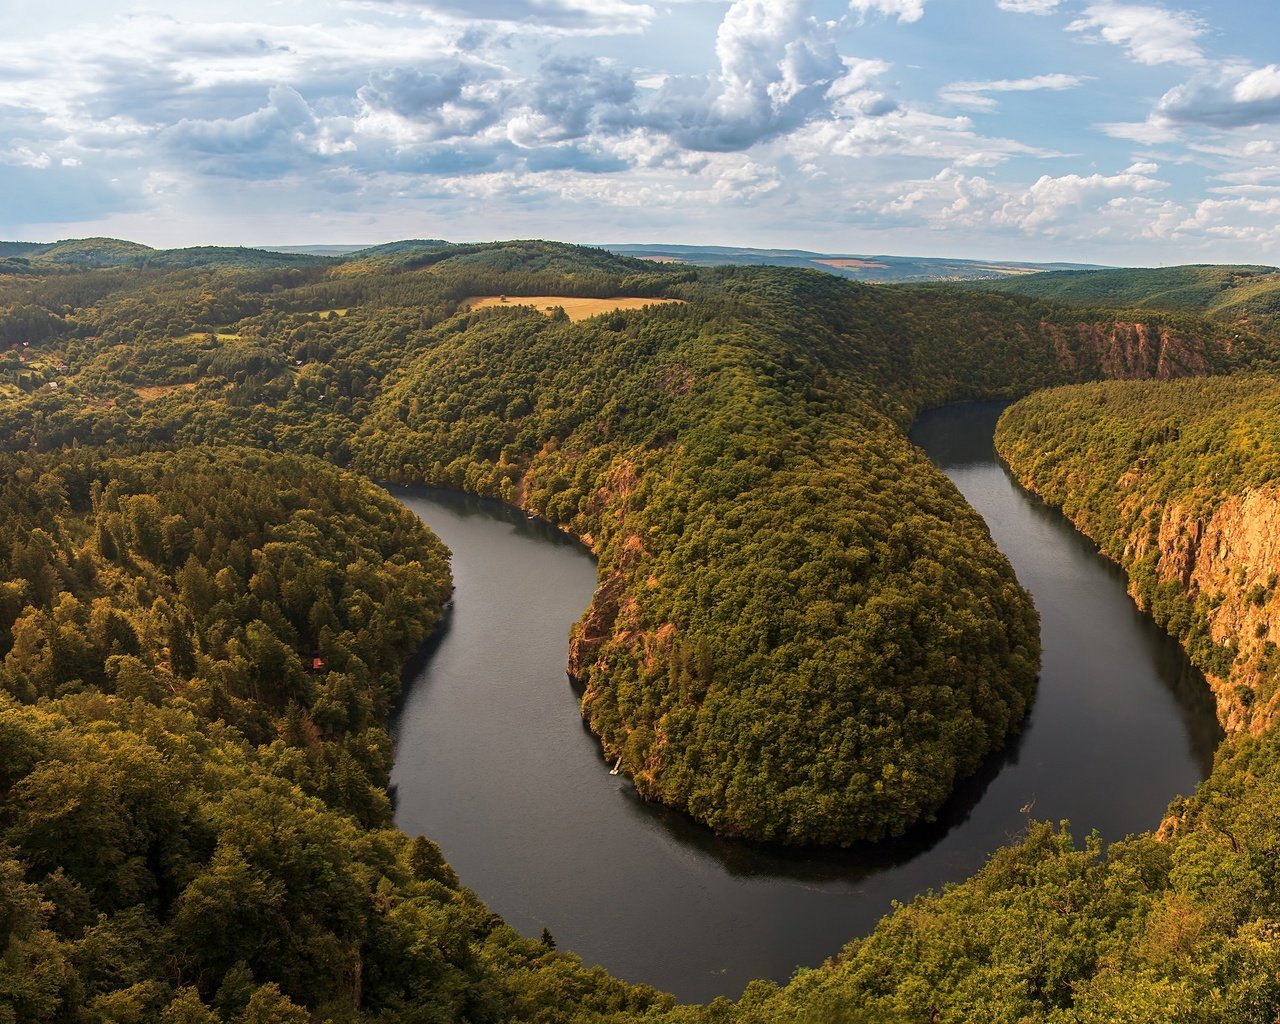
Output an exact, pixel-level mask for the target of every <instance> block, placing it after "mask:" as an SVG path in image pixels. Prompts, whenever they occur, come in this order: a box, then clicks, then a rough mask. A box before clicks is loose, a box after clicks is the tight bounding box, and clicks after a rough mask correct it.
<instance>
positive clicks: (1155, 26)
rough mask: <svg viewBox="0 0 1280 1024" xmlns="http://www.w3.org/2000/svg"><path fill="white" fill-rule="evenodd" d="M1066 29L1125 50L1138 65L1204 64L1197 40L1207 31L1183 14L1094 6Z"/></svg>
mask: <svg viewBox="0 0 1280 1024" xmlns="http://www.w3.org/2000/svg"><path fill="white" fill-rule="evenodd" d="M1067 28H1068V29H1069V30H1070V31H1072V32H1084V33H1093V32H1095V31H1096V33H1097V35H1096V37H1095V38H1097V39H1100V40H1102V41H1104V42H1108V43H1114V44H1115V45H1116V46H1123V47H1124V48H1125V49H1126V50H1128V51H1129V56H1130V57H1132V58H1133V59H1134V60H1136V61H1137V62H1138V63H1139V64H1186V65H1193V66H1195V65H1200V64H1203V63H1204V54H1203V53H1201V51H1200V47H1199V46H1198V45H1197V44H1196V40H1197V39H1198V38H1200V36H1202V35H1204V33H1205V31H1206V28H1205V25H1204V23H1203V22H1202V21H1200V19H1198V18H1196V17H1194V16H1192V15H1190V14H1185V13H1183V12H1182V11H1169V10H1166V9H1165V8H1163V7H1150V6H1146V5H1142V4H1116V3H1105V2H1104V3H1095V4H1090V5H1089V6H1088V7H1087V8H1085V12H1084V16H1083V17H1081V18H1077V19H1076V20H1075V21H1073V22H1072V23H1071V24H1070V25H1068V26H1067Z"/></svg>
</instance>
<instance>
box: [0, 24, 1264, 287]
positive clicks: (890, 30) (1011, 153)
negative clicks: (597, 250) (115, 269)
mask: <svg viewBox="0 0 1280 1024" xmlns="http://www.w3.org/2000/svg"><path fill="white" fill-rule="evenodd" d="M87 235H112V236H116V237H123V238H130V239H133V240H136V241H139V242H144V243H146V244H149V245H154V246H160V247H174V246H184V245H200V244H227V245H268V244H270V245H288V244H319V243H376V242H384V241H390V240H393V239H399V238H445V239H449V240H453V241H475V240H490V239H499V238H553V239H561V240H564V241H572V242H584V243H592V244H605V243H622V242H667V243H684V244H691V245H699V244H701V245H740V246H775V247H788V248H801V249H810V250H817V251H823V252H839V253H851V254H891V255H915V256H950V257H958V258H963V257H968V258H978V259H1009V260H1046V261H1056V260H1067V261H1077V262H1092V263H1103V264H1111V265H1125V266H1158V265H1170V264H1175V263H1205V262H1215V263H1272V264H1280V4H1277V3H1275V0H1219V2H1217V3H1215V4H1212V5H1210V4H1207V3H1206V4H1204V5H1203V6H1198V7H1197V6H1185V5H1182V4H1150V3H1121V2H1115V0H333V2H319V0H216V2H214V0H190V2H187V0H177V2H171V3H169V4H167V5H166V6H164V7H154V6H145V5H138V4H134V3H127V2H119V0H54V2H53V3H51V4H39V3H33V2H31V0H0V238H4V239H9V240H18V239H20V240H31V241H51V240H54V239H58V238H69V237H82V236H87Z"/></svg>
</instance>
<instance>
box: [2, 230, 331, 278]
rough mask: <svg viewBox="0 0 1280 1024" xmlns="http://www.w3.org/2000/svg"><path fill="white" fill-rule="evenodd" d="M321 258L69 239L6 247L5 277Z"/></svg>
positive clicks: (316, 261)
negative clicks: (25, 274)
mask: <svg viewBox="0 0 1280 1024" xmlns="http://www.w3.org/2000/svg"><path fill="white" fill-rule="evenodd" d="M326 262H328V260H327V259H326V258H325V257H323V256H320V255H308V254H303V253H285V252H278V251H269V250H266V249H247V248H244V247H242V246H222V245H200V246H194V247H192V248H187V249H153V248H152V247H151V246H149V245H143V244H141V243H140V242H129V241H125V240H124V239H120V238H67V239H63V240H61V241H58V242H0V273H6V272H7V273H31V272H33V271H48V270H50V269H68V270H70V269H76V270H90V269H94V268H97V267H160V268H165V269H173V270H183V269H189V268H192V267H202V268H208V269H217V268H236V269H242V270H266V269H270V268H272V267H280V266H296V267H308V266H317V265H321V264H324V263H326Z"/></svg>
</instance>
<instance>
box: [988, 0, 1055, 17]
mask: <svg viewBox="0 0 1280 1024" xmlns="http://www.w3.org/2000/svg"><path fill="white" fill-rule="evenodd" d="M996 6H997V7H999V8H1000V9H1001V10H1002V11H1012V12H1013V13H1014V14H1052V13H1053V12H1054V11H1056V10H1057V9H1058V8H1059V7H1061V6H1062V0H996Z"/></svg>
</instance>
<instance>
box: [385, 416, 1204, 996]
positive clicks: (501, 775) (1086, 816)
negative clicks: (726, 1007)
mask: <svg viewBox="0 0 1280 1024" xmlns="http://www.w3.org/2000/svg"><path fill="white" fill-rule="evenodd" d="M1001 408H1002V406H1001V405H999V404H997V403H969V404H964V405H957V406H950V407H947V408H945V409H940V410H935V411H932V412H929V413H926V414H924V415H922V416H921V417H920V419H919V421H918V422H917V423H916V426H915V427H914V429H913V431H912V439H913V440H914V441H915V442H916V443H917V444H919V445H920V446H921V447H922V448H924V450H925V451H926V452H927V453H928V454H929V456H930V457H931V458H932V459H933V460H934V462H935V463H936V464H937V465H938V466H939V467H940V468H941V469H942V470H943V471H944V472H945V473H946V474H947V475H948V476H949V477H951V479H952V480H953V481H955V483H956V485H957V486H958V487H959V488H960V490H961V491H962V492H963V493H964V495H965V497H966V498H967V499H968V500H969V502H970V503H971V504H972V505H973V506H974V507H975V508H976V509H977V510H978V511H979V512H980V513H981V514H982V515H983V516H984V517H985V519H986V520H987V523H988V524H989V526H990V528H991V532H992V535H993V536H994V538H995V541H996V543H997V544H998V545H999V547H1000V549H1001V550H1002V551H1004V553H1005V554H1006V555H1007V556H1008V557H1009V559H1010V561H1011V562H1012V563H1013V566H1014V568H1015V570H1016V571H1017V574H1018V579H1019V580H1020V581H1021V583H1022V585H1023V586H1025V587H1026V588H1027V589H1028V590H1030V591H1031V593H1032V594H1033V595H1034V597H1035V601H1036V606H1037V607H1038V608H1039V610H1040V616H1041V634H1042V639H1043V643H1044V662H1043V668H1042V674H1041V679H1040V686H1039V690H1038V692H1037V694H1036V699H1035V705H1034V708H1033V710H1032V712H1031V715H1030V717H1029V719H1028V721H1027V725H1026V727H1025V728H1024V730H1023V732H1022V733H1021V735H1019V736H1018V737H1016V738H1015V739H1014V741H1013V742H1012V743H1011V744H1010V746H1009V748H1008V749H1007V750H1006V751H1005V752H1004V753H1003V754H1002V755H1000V756H998V757H996V758H993V759H992V761H991V762H990V763H989V764H988V765H987V766H986V767H985V768H984V769H983V770H982V771H981V772H980V773H979V777H977V778H975V779H973V780H970V781H969V782H968V783H967V784H965V785H964V786H963V787H962V790H961V791H960V792H958V793H957V794H956V797H955V798H954V799H953V801H952V802H951V804H950V805H949V806H948V807H947V808H946V809H945V812H944V814H943V817H942V820H940V821H939V822H938V824H937V825H935V826H932V827H928V828H923V829H921V830H919V831H918V832H917V833H915V834H913V835H911V836H909V837H908V838H907V839H906V840H903V841H900V842H897V843H894V844H891V845H882V846H880V847H877V848H871V849H867V848H861V849H854V850H846V851H822V850H819V851H801V852H797V851H778V850H771V849H761V848H758V847H755V846H752V845H748V844H743V843H735V842H727V841H722V840H718V839H716V838H715V837H714V836H712V835H711V834H710V833H708V832H707V831H706V830H705V829H703V828H701V827H700V826H697V825H694V824H693V823H692V822H689V821H687V820H686V819H685V818H683V817H682V816H680V815H677V814H675V813H673V812H670V811H666V810H664V809H663V808H660V807H654V806H650V805H647V804H645V803H643V802H641V801H640V800H638V799H637V798H636V797H635V795H634V793H633V791H632V789H631V786H630V784H629V783H628V782H627V781H626V780H625V779H624V778H623V777H621V776H611V775H610V774H609V771H608V767H609V766H608V765H607V764H605V763H604V761H603V760H602V759H601V754H600V749H599V746H598V745H597V744H596V742H595V740H594V739H593V738H592V737H591V735H590V734H589V733H587V732H586V731H585V730H584V728H583V726H582V724H581V719H580V717H579V715H578V710H577V697H576V695H575V694H574V692H573V690H572V688H571V687H570V685H569V683H568V681H567V679H566V677H565V672H564V665H565V656H566V637H567V634H568V630H569V626H570V625H571V624H572V623H573V622H574V621H575V620H576V619H577V618H578V617H579V616H580V615H581V614H582V612H583V611H584V610H585V608H586V606H587V603H588V601H589V600H590V597H591V592H592V589H593V588H594V585H595V566H594V563H593V562H592V560H591V558H590V556H589V555H588V554H587V553H586V552H585V551H584V550H583V549H582V548H581V547H580V546H578V545H577V544H576V543H575V542H573V541H570V540H568V539H567V538H565V537H564V536H563V535H561V534H559V533H558V532H556V531H555V530H554V529H552V528H551V527H550V526H548V525H547V524H545V523H542V522H540V521H537V520H530V519H529V518H528V517H527V516H525V515H524V514H523V513H521V512H518V511H515V510H513V509H510V508H507V507H505V506H503V505H500V504H498V503H495V502H489V501H484V500H481V499H475V498H470V497H466V496H463V495H459V494H455V493H450V492H442V491H425V490H416V491H401V492H400V493H399V497H400V500H401V501H403V502H404V503H405V504H406V505H407V506H408V507H409V508H411V509H413V510H414V511H415V512H417V513H418V514H419V515H420V516H422V518H423V519H424V520H426V522H427V523H428V524H430V526H431V528H432V529H434V530H435V531H436V532H437V533H438V534H439V535H440V537H441V538H442V539H443V540H444V542H445V543H446V544H447V545H448V546H449V548H450V549H451V550H452V551H453V572H454V581H455V586H456V591H455V597H454V603H453V606H452V609H451V611H450V613H449V616H448V618H447V620H446V624H445V627H444V629H443V631H442V633H441V635H440V636H439V637H438V640H437V642H436V643H435V645H434V646H433V648H432V650H431V652H430V654H429V656H427V657H426V658H425V660H424V662H423V663H422V665H421V666H420V667H418V668H417V669H416V671H415V672H414V674H413V676H412V678H411V679H410V681H409V682H408V683H407V687H406V694H405V700H404V708H403V711H402V713H401V715H400V718H399V720H398V723H397V731H396V740H397V758H396V763H395V770H394V773H393V775H392V782H393V785H394V788H395V794H396V821H397V823H398V824H399V825H400V827H401V828H402V829H404V830H405V831H406V832H409V833H411V834H423V835H428V836H430V837H431V838H433V839H435V840H436V841H437V842H438V843H439V844H440V846H441V847H442V848H443V850H444V854H445V857H446V858H447V859H448V861H449V862H450V864H452V865H453V867H454V868H455V870H456V871H457V872H458V874H459V876H461V878H462V881H463V883H464V884H466V885H468V886H470V887H471V888H472V889H474V890H475V891H476V892H477V893H479V895H480V896H481V897H482V898H483V899H484V900H485V901H486V902H487V903H488V904H489V906H490V907H491V908H492V909H493V910H495V911H497V912H498V913H500V914H501V915H502V916H503V917H504V918H505V919H506V920H507V921H508V922H510V923H511V924H512V925H514V926H515V927H516V928H518V929H519V930H520V931H522V932H524V933H525V934H526V935H532V936H536V935H538V934H539V933H540V932H541V930H542V929H543V928H544V927H545V928H548V929H550V930H551V932H552V934H553V935H554V936H555V938H556V941H557V943H558V944H559V946H560V948H562V949H570V950H573V951H574V952H576V953H578V954H579V955H581V956H582V957H583V959H584V960H585V961H586V962H587V963H598V964H602V965H604V966H605V967H607V968H608V969H609V970H610V971H612V972H613V973H614V974H616V975H618V976H620V977H622V978H626V979H628V980H631V981H644V982H648V983H650V984H653V985H657V986H659V987H660V988H663V989H666V990H669V991H672V992H675V993H676V994H677V995H678V996H680V998H682V999H686V1000H707V999H710V998H712V997H714V996H716V995H729V996H731V997H733V996H737V995H738V994H739V993H740V992H741V991H742V988H743V986H744V985H745V984H746V982H747V981H749V980H750V979H752V978H757V977H766V978H772V979H775V980H778V981H783V980H785V979H786V978H787V977H789V976H790V974H791V973H792V972H793V971H794V970H795V968H796V967H798V966H812V965H816V964H818V963H821V961H822V960H823V959H825V958H826V957H828V956H830V955H832V954H833V953H835V952H837V951H838V950H839V949H840V947H841V946H842V945H843V944H844V943H845V942H846V941H848V940H849V939H850V938H852V937H853V936H855V935H861V934H865V933H866V932H868V931H869V930H870V929H871V927H872V926H873V925H874V924H875V922H876V920H877V919H878V918H879V917H881V916H882V915H883V914H884V913H886V912H887V911H888V910H889V905H890V901H891V900H895V899H897V900H903V901H905V900H909V899H910V898H911V897H912V896H913V895H915V894H916V893H918V892H921V891H922V890H925V889H928V888H931V887H933V888H936V887H939V886H941V885H942V884H943V883H944V882H947V881H958V880H960V879H963V878H965V877H966V876H967V875H969V874H971V873H972V872H973V871H975V870H976V869H977V868H978V867H980V866H981V865H982V863H983V862H984V861H985V860H986V858H987V856H988V855H989V853H990V852H991V851H992V850H993V849H995V848H996V847H998V846H1000V845H1001V844H1003V843H1004V842H1006V841H1007V839H1008V838H1009V837H1011V836H1014V835H1016V834H1017V833H1018V832H1019V831H1020V830H1021V829H1022V828H1023V827H1024V826H1025V823H1026V819H1027V815H1026V814H1025V813H1024V812H1023V810H1022V808H1024V807H1027V806H1028V805H1030V814H1031V815H1032V816H1034V817H1036V818H1039V819H1045V820H1049V821H1057V820H1059V819H1062V818H1069V819H1070V820H1071V823H1072V830H1073V831H1074V832H1075V833H1076V835H1077V836H1081V835H1083V834H1084V833H1086V832H1088V831H1089V830H1090V829H1097V830H1098V831H1099V832H1100V833H1101V834H1102V835H1103V836H1104V837H1105V838H1107V839H1116V838H1120V837H1122V836H1124V835H1126V834H1128V833H1131V832H1137V831H1142V830H1145V829H1150V828H1152V827H1154V826H1155V825H1156V824H1157V823H1158V822H1159V820H1160V817H1161V814H1162V812H1163V810H1164V808H1165V805H1166V804H1167V803H1168V801H1169V799H1170V798H1171V797H1173V796H1174V795H1175V794H1177V793H1186V792H1188V791H1190V790H1191V789H1192V788H1194V787H1195V785H1196V783H1197V782H1198V781H1199V780H1200V779H1202V778H1203V777H1204V775H1205V774H1206V772H1207V771H1208V768H1209V764H1210V760H1211V757H1212V752H1213V748H1214V747H1215V746H1216V744H1217V740H1218V731H1217V725H1216V722H1215V720H1214V717H1213V708H1212V704H1211V701H1210V698H1209V696H1208V692H1207V690H1206V688H1205V686H1204V683H1203V680H1202V679H1201V678H1200V677H1199V675H1198V674H1197V673H1196V672H1195V670H1194V669H1192V668H1191V667H1190V666H1189V665H1188V663H1187V661H1186V659H1185V657H1183V655H1182V652H1181V650H1180V649H1179V648H1178V647H1177V645H1176V644H1175V643H1174V642H1173V641H1172V640H1170V639H1169V638H1168V637H1167V636H1165V635H1164V634H1163V633H1162V632H1160V630H1158V629H1157V628H1156V627H1155V626H1154V624H1153V623H1152V622H1151V621H1150V620H1149V619H1148V618H1146V617H1145V616H1143V615H1142V614H1140V613H1139V612H1138V611H1137V610H1136V609H1135V608H1134V606H1133V604H1132V602H1131V601H1130V600H1129V598H1128V597H1127V596H1126V594H1125V591H1124V577H1123V575H1122V574H1121V573H1120V571H1119V570H1118V569H1117V568H1116V567H1115V566H1113V565H1111V564H1110V563H1108V562H1106V561H1105V560H1103V559H1102V558H1101V557H1100V556H1099V555H1097V554H1096V553H1095V551H1094V549H1093V546H1092V545H1091V544H1090V543H1089V542H1088V541H1087V540H1085V539H1084V538H1083V537H1081V536H1080V535H1079V534H1078V533H1076V531H1075V530H1074V529H1073V528H1072V527H1071V526H1070V525H1069V524H1068V523H1066V521H1065V520H1064V519H1063V518H1062V517H1061V516H1060V515H1058V514H1057V513H1055V512H1053V511H1051V510H1049V509H1047V508H1045V507H1044V506H1043V505H1041V504H1040V503H1039V502H1038V501H1036V500H1035V499H1034V498H1031V497H1029V496H1028V495H1027V494H1026V493H1025V492H1023V491H1022V490H1021V489H1019V488H1018V487H1017V485H1016V484H1014V483H1013V481H1012V480H1011V478H1010V477H1009V475H1008V473H1007V472H1006V471H1005V470H1004V469H1003V468H1002V466H1001V465H1000V464H999V463H998V462H997V461H996V459H995V456H994V454H993V452H992V448H991V434H992V429H993V428H994V425H995V420H996V417H997V416H998V415H999V411H1000V409H1001Z"/></svg>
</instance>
